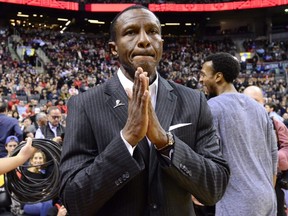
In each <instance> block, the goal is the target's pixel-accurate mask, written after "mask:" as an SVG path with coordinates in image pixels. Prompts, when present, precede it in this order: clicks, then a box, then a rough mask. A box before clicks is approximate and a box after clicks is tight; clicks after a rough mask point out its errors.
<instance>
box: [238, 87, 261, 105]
mask: <svg viewBox="0 0 288 216" xmlns="http://www.w3.org/2000/svg"><path fill="white" fill-rule="evenodd" d="M243 94H245V95H247V96H249V97H251V98H253V99H254V100H256V101H257V102H259V103H260V104H262V105H264V103H265V101H264V96H263V92H262V90H261V89H260V88H259V87H257V86H248V87H247V88H245V89H244V91H243Z"/></svg>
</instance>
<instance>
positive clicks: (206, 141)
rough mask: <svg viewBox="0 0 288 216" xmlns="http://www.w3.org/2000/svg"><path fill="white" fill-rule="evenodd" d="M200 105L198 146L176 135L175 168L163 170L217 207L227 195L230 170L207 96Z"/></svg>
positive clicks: (203, 201)
mask: <svg viewBox="0 0 288 216" xmlns="http://www.w3.org/2000/svg"><path fill="white" fill-rule="evenodd" d="M199 103H200V107H199V117H198V123H197V127H196V131H197V132H196V139H195V143H194V145H193V146H195V147H194V148H191V146H189V145H188V144H187V143H184V142H183V141H182V140H181V139H180V138H178V137H177V136H175V146H174V153H173V157H172V161H171V165H170V166H166V167H165V166H164V167H163V169H165V172H167V173H168V174H169V175H171V176H172V177H173V178H174V179H175V180H176V182H177V183H178V184H179V185H181V187H182V188H185V190H187V191H189V193H191V194H193V195H194V196H195V197H196V198H197V199H198V200H199V201H200V202H201V203H203V204H205V205H214V204H215V203H216V202H217V201H218V200H219V199H220V198H221V197H222V196H223V194H224V192H225V189H226V186H227V184H228V180H229V175H230V171H229V167H228V164H227V162H226V161H225V160H224V159H223V158H222V153H221V151H220V146H219V138H218V137H217V135H216V130H215V128H214V126H213V119H212V115H211V111H210V108H209V107H208V104H207V101H206V98H205V97H204V95H203V94H201V97H200V101H199ZM193 112H195V113H197V111H196V110H193ZM163 164H164V163H163Z"/></svg>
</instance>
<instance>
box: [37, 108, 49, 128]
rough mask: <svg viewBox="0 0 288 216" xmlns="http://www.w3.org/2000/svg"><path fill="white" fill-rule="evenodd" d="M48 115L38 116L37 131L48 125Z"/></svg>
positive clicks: (43, 113)
mask: <svg viewBox="0 0 288 216" xmlns="http://www.w3.org/2000/svg"><path fill="white" fill-rule="evenodd" d="M47 121H48V119H47V114H46V113H45V112H40V113H38V114H37V115H36V124H35V127H36V129H38V128H40V127H42V126H45V125H46V124H47Z"/></svg>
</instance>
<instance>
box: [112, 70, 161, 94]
mask: <svg viewBox="0 0 288 216" xmlns="http://www.w3.org/2000/svg"><path fill="white" fill-rule="evenodd" d="M117 75H118V78H119V80H120V83H121V85H122V86H123V88H124V89H130V90H131V91H132V88H133V85H134V83H133V82H132V81H131V80H129V79H128V78H127V77H126V76H125V75H124V73H123V72H122V70H121V69H120V68H119V69H118V72H117ZM158 83H159V78H158V73H157V72H156V79H155V80H154V82H153V83H152V84H151V85H149V92H150V95H151V96H155V97H156V96H157V92H158Z"/></svg>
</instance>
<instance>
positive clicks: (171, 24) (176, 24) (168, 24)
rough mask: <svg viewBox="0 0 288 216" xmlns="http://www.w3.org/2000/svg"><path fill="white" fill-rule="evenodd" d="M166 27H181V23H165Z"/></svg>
mask: <svg viewBox="0 0 288 216" xmlns="http://www.w3.org/2000/svg"><path fill="white" fill-rule="evenodd" d="M165 25H166V26H179V25H180V23H165Z"/></svg>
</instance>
